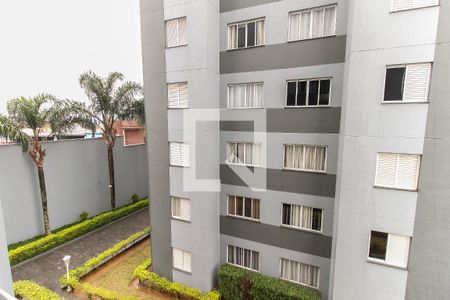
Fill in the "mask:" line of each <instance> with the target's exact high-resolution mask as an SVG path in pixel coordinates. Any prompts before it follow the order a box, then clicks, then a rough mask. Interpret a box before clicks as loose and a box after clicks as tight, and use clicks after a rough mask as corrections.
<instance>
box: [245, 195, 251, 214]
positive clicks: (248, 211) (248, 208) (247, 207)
mask: <svg viewBox="0 0 450 300" xmlns="http://www.w3.org/2000/svg"><path fill="white" fill-rule="evenodd" d="M245 216H246V217H247V218H251V217H252V198H245Z"/></svg>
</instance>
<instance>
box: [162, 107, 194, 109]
mask: <svg viewBox="0 0 450 300" xmlns="http://www.w3.org/2000/svg"><path fill="white" fill-rule="evenodd" d="M167 109H168V110H183V109H189V107H168V108H167Z"/></svg>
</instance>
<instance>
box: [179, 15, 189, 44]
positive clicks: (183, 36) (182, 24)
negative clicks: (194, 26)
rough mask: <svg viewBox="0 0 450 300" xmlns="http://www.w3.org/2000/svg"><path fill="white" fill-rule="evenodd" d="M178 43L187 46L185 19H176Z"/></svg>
mask: <svg viewBox="0 0 450 300" xmlns="http://www.w3.org/2000/svg"><path fill="white" fill-rule="evenodd" d="M178 42H179V45H187V26H186V18H180V19H178Z"/></svg>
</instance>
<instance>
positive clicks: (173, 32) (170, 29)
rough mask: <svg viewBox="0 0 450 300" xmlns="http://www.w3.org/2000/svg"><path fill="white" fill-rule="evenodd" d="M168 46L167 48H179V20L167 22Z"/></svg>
mask: <svg viewBox="0 0 450 300" xmlns="http://www.w3.org/2000/svg"><path fill="white" fill-rule="evenodd" d="M166 44H167V47H175V46H178V20H169V21H166Z"/></svg>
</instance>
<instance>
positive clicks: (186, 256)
mask: <svg viewBox="0 0 450 300" xmlns="http://www.w3.org/2000/svg"><path fill="white" fill-rule="evenodd" d="M191 265H192V258H191V253H190V252H187V251H183V270H185V271H186V272H191V271H192V267H191Z"/></svg>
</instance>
